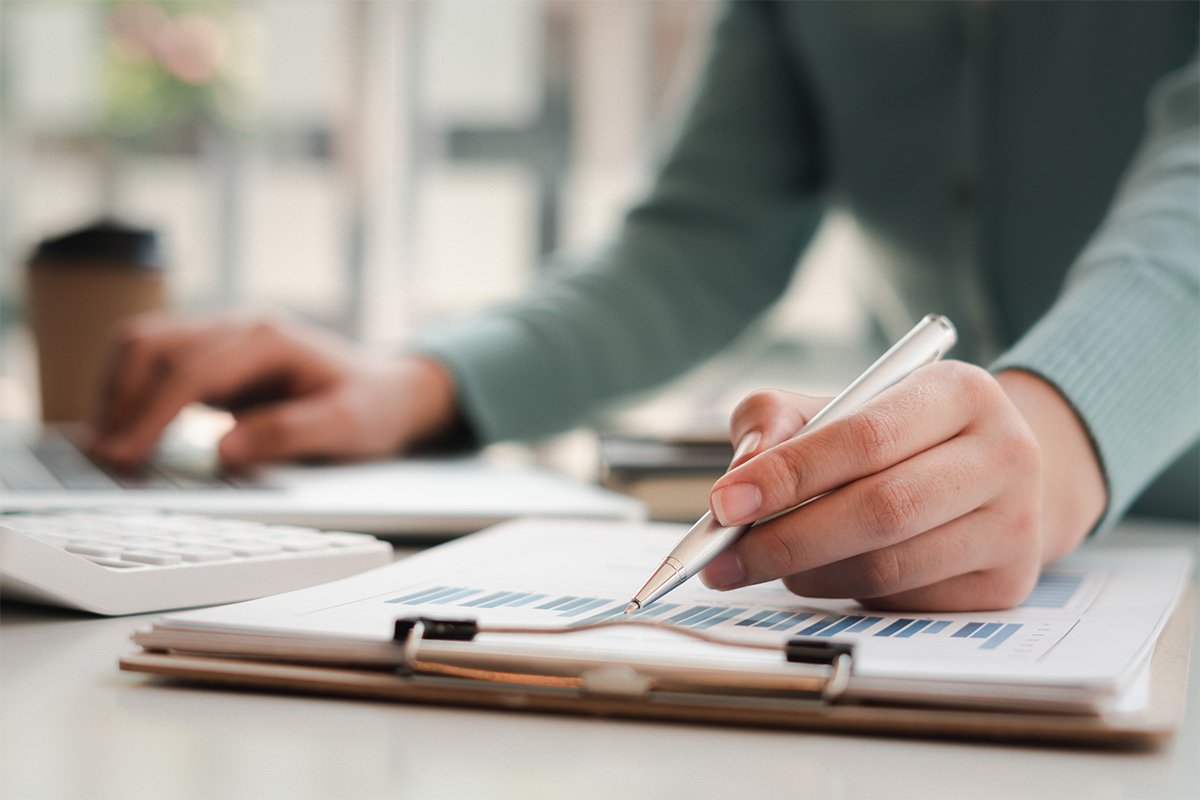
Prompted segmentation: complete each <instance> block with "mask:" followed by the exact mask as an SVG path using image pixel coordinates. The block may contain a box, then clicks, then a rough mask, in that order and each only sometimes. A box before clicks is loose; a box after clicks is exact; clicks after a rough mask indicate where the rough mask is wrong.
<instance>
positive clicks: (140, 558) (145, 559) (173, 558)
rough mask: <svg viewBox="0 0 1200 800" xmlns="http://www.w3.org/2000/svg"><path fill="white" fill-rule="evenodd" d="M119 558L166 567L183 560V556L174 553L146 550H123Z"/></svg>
mask: <svg viewBox="0 0 1200 800" xmlns="http://www.w3.org/2000/svg"><path fill="white" fill-rule="evenodd" d="M121 558H122V559H123V560H125V561H136V562H137V563H139V564H153V565H154V566H157V567H166V566H170V565H171V564H180V563H182V562H183V557H182V556H177V555H175V554H174V553H153V552H150V551H147V550H125V551H123V552H122V553H121Z"/></svg>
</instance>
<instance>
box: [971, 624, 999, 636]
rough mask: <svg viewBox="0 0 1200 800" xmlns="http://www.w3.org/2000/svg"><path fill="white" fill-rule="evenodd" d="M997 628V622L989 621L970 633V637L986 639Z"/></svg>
mask: <svg viewBox="0 0 1200 800" xmlns="http://www.w3.org/2000/svg"><path fill="white" fill-rule="evenodd" d="M998 630H1000V623H999V622H989V623H988V624H986V625H984V626H983V627H982V628H980V629H979V630H977V631H975V632H974V633H972V634H971V638H972V639H986V638H987V637H989V636H991V635H992V634H993V633H995V632H996V631H998Z"/></svg>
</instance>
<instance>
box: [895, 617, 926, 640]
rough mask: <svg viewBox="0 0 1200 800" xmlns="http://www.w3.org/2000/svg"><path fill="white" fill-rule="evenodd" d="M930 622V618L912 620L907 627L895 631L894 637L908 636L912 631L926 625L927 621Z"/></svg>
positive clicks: (905, 637) (914, 631)
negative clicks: (897, 631)
mask: <svg viewBox="0 0 1200 800" xmlns="http://www.w3.org/2000/svg"><path fill="white" fill-rule="evenodd" d="M931 622H933V620H931V619H919V620H917V621H916V622H914V623H913V624H912V625H909V626H908V627H907V628H905V629H904V630H902V631H900V632H899V633H897V634H896V638H897V639H907V638H908V637H909V636H912V635H913V634H914V633H916V632H917V631H919V630H921V629H922V628H926V627H928V626H929V623H931Z"/></svg>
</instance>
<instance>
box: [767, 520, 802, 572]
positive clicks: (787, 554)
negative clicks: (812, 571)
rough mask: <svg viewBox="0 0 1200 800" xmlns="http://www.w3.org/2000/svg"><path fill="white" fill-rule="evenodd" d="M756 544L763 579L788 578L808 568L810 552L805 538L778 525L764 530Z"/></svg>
mask: <svg viewBox="0 0 1200 800" xmlns="http://www.w3.org/2000/svg"><path fill="white" fill-rule="evenodd" d="M762 534H764V535H763V536H761V539H760V540H759V541H758V542H757V543H756V544H755V545H754V547H755V549H756V551H757V556H758V559H757V560H758V563H759V567H760V569H761V570H762V574H763V579H765V580H769V579H771V578H786V577H787V576H789V575H793V574H795V573H797V572H800V571H802V570H804V569H806V568H807V566H808V564H809V553H808V551H807V548H806V547H805V546H804V538H803V537H802V536H798V535H796V534H795V533H794V532H791V531H788V530H785V529H783V528H781V527H778V526H771V527H767V528H764V529H763V530H762Z"/></svg>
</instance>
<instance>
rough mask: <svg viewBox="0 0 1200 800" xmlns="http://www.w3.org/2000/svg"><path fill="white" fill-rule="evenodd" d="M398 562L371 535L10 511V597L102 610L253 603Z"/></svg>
mask: <svg viewBox="0 0 1200 800" xmlns="http://www.w3.org/2000/svg"><path fill="white" fill-rule="evenodd" d="M391 561H392V548H391V546H390V545H389V544H387V543H386V542H382V541H380V540H378V539H376V538H375V537H374V536H368V535H367V534H364V533H343V532H322V531H318V530H315V529H312V528H300V527H294V526H284V525H264V524H262V523H257V522H245V521H242V520H231V519H213V518H210V517H201V516H195V515H184V514H165V513H164V514H157V513H148V512H146V511H144V510H142V511H136V512H129V513H121V512H118V511H108V510H106V511H95V512H85V513H84V512H77V511H71V512H65V511H64V512H56V513H28V514H0V597H3V598H5V599H9V600H21V601H25V602H32V603H42V604H48V605H55V606H63V607H66V608H74V609H80V610H83V611H90V612H92V613H95V614H106V615H117V614H138V613H142V612H147V611H163V610H166V609H175V608H189V607H192V606H205V605H214V604H217V603H232V602H235V601H239V600H250V599H253V598H255V597H263V596H266V595H269V594H277V593H279V592H286V591H291V590H293V589H301V588H304V587H306V586H313V585H315V584H318V583H326V582H328V581H332V580H336V579H338V578H344V577H348V576H350V575H353V574H355V573H358V572H362V571H364V570H367V569H372V568H374V567H380V566H383V565H385V564H389V563H391Z"/></svg>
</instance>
